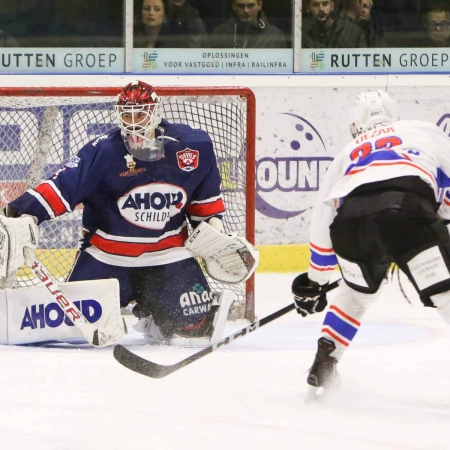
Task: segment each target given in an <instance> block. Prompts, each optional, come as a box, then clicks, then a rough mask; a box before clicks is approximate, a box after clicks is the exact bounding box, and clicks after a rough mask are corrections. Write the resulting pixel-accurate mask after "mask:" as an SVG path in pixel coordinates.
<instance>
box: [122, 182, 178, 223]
mask: <svg viewBox="0 0 450 450" xmlns="http://www.w3.org/2000/svg"><path fill="white" fill-rule="evenodd" d="M186 200H187V195H186V192H185V190H184V189H182V188H181V187H180V186H175V185H173V184H168V183H151V184H147V185H144V186H138V187H136V188H134V189H133V190H131V191H130V192H128V193H127V194H125V195H124V196H123V197H121V198H120V199H119V201H118V202H117V206H118V207H119V211H120V214H121V215H122V217H124V218H125V219H126V220H128V222H131V223H132V224H134V225H137V226H139V227H143V228H149V229H152V230H162V229H163V228H164V227H165V225H166V223H167V222H168V221H169V220H170V218H171V217H173V216H175V215H177V214H179V212H180V210H181V208H182V207H183V206H184V205H185V204H186Z"/></svg>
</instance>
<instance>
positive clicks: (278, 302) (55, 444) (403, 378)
mask: <svg viewBox="0 0 450 450" xmlns="http://www.w3.org/2000/svg"><path fill="white" fill-rule="evenodd" d="M293 277H294V274H257V292H256V299H257V300H256V301H257V314H258V316H259V317H260V318H262V317H264V316H265V315H267V314H270V313H271V312H273V311H275V310H277V309H279V308H281V307H283V306H285V305H287V304H289V303H290V302H291V297H290V284H291V282H292V279H293ZM332 295H333V294H330V297H331V296H332ZM323 317H324V315H323V313H322V314H317V315H315V316H310V317H307V318H305V319H303V318H302V317H301V316H299V315H297V314H296V313H295V312H291V313H289V314H287V315H286V316H284V317H282V318H280V319H278V320H277V321H274V322H272V323H270V324H268V325H267V326H265V327H263V328H261V329H259V330H257V331H255V332H254V333H252V334H250V335H248V336H245V337H243V338H241V339H239V340H237V341H235V342H233V343H231V344H230V345H227V346H225V347H222V348H220V349H219V350H217V351H216V352H214V353H212V354H210V355H208V356H206V357H204V358H202V359H201V360H198V361H196V362H194V363H193V364H192V365H189V366H187V367H184V368H183V369H181V370H179V371H177V372H175V373H173V374H172V375H169V376H168V377H166V378H163V379H160V380H155V379H151V378H147V377H144V376H142V375H138V374H135V373H134V372H131V371H130V370H128V369H126V368H125V367H123V366H121V365H120V364H119V363H117V361H115V359H114V358H113V356H112V348H111V347H109V348H103V349H92V348H86V347H84V346H79V347H74V348H71V347H68V348H51V347H50V348H36V347H13V346H10V347H7V346H0V361H1V362H0V380H1V386H2V389H1V394H0V395H1V397H0V411H1V415H0V439H1V443H2V448H4V449H8V450H9V449H11V450H22V449H24V450H25V449H26V450H30V449H32V450H41V449H42V450H50V449H52V450H53V449H54V450H64V449H68V450H86V449H95V450H103V449H108V450H115V449H120V450H128V449H130V450H140V449H145V450H153V449H155V450H172V449H174V450H222V449H223V450H241V449H257V450H266V449H267V450H269V449H276V450H290V449H296V450H303V449H304V450H315V449H321V450H322V449H324V450H325V449H345V450H352V449H358V450H374V449H404V450H415V449H449V448H450V442H449V432H448V429H449V425H450V329H449V328H448V326H447V325H446V324H445V323H444V322H443V321H442V319H441V318H440V317H439V316H438V315H437V313H436V311H435V310H433V309H431V308H422V307H412V306H410V305H408V304H407V303H406V301H405V300H404V299H403V298H402V295H401V293H400V291H399V289H398V286H397V284H396V283H395V282H394V283H391V284H388V285H387V286H386V287H385V294H384V295H383V296H382V298H381V299H380V300H379V301H378V302H377V303H376V304H375V305H374V306H373V307H372V309H371V310H370V311H369V313H368V314H367V316H366V320H365V321H364V323H363V326H362V329H361V330H360V332H359V335H357V337H356V338H355V340H354V342H353V344H352V346H351V347H350V348H349V349H348V350H347V353H346V354H345V356H344V358H343V360H342V361H341V362H340V363H339V367H338V368H339V371H340V374H341V377H342V381H343V385H342V388H341V389H340V391H339V392H337V393H335V394H334V395H332V396H330V397H329V398H327V399H326V400H325V401H324V402H322V403H316V404H305V402H304V396H305V393H306V390H307V386H306V383H305V378H306V371H307V369H308V368H309V366H310V364H311V363H312V360H313V357H314V354H315V349H316V340H317V338H318V333H319V330H320V326H321V322H322V320H323ZM128 320H129V321H130V322H132V321H133V320H134V319H133V318H129V319H128ZM241 325H242V326H245V324H234V325H233V326H229V327H228V331H229V332H230V333H231V332H232V331H233V330H235V329H236V327H240V326H241ZM131 337H133V335H132V336H131ZM127 339H128V340H127ZM127 339H125V340H124V341H123V343H124V344H125V345H129V344H131V343H133V342H134V343H136V341H132V340H131V339H130V338H127ZM133 351H136V352H137V353H139V354H141V355H143V356H145V357H146V358H149V359H150V358H151V359H152V360H153V361H155V362H159V363H167V364H169V363H173V362H176V361H178V360H180V359H182V358H184V357H186V356H188V355H189V354H190V353H192V352H194V351H195V350H193V349H176V348H155V347H148V346H140V347H138V346H136V345H134V346H133Z"/></svg>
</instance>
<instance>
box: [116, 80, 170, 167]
mask: <svg viewBox="0 0 450 450" xmlns="http://www.w3.org/2000/svg"><path fill="white" fill-rule="evenodd" d="M115 110H116V115H117V120H118V122H119V126H120V128H121V130H122V137H123V140H124V143H125V146H126V147H127V149H128V151H129V152H130V153H131V154H132V155H133V156H134V157H136V158H137V159H140V160H143V161H156V160H158V159H161V158H162V157H163V156H164V145H163V136H162V135H161V136H160V138H159V139H158V138H156V136H155V130H156V128H157V127H158V125H159V124H160V122H161V117H162V102H161V98H160V97H159V96H158V94H157V93H156V92H155V90H154V89H153V87H152V86H150V85H149V84H147V83H144V82H142V81H133V82H132V83H130V84H128V85H127V86H125V87H124V89H123V91H122V92H121V93H120V94H119V95H118V97H117V104H116V106H115Z"/></svg>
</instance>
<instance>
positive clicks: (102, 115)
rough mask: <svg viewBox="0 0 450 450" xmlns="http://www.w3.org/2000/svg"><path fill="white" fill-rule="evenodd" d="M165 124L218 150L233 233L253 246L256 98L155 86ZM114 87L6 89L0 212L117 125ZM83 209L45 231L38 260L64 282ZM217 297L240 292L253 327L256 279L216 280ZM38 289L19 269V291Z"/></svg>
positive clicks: (0, 102) (0, 128)
mask: <svg viewBox="0 0 450 450" xmlns="http://www.w3.org/2000/svg"><path fill="white" fill-rule="evenodd" d="M155 90H156V91H157V92H158V93H159V94H160V95H161V96H162V97H163V101H164V117H165V118H166V119H167V120H169V121H171V122H177V123H187V124H189V125H190V126H192V127H194V128H201V129H203V130H205V131H206V132H207V133H208V134H209V135H210V136H211V139H212V141H213V143H214V149H215V152H216V156H217V161H218V165H219V169H220V172H221V175H222V189H223V196H224V200H225V204H226V208H227V212H226V215H225V218H224V222H225V228H226V230H227V231H230V232H232V231H234V232H238V233H239V234H240V235H242V236H246V238H247V239H248V240H249V241H250V242H252V243H254V228H255V222H254V211H255V208H254V198H255V191H254V189H255V172H254V171H255V99H254V95H253V92H252V91H251V90H250V89H248V88H238V87H232V88H222V87H213V88H192V87H188V88H184V87H183V88H182V87H155ZM120 91H121V88H120V87H114V88H2V89H0V170H1V178H0V208H3V207H4V206H5V205H6V204H8V203H9V202H10V201H12V200H14V199H15V198H16V197H18V196H19V195H21V194H22V193H23V192H24V191H25V190H26V189H28V188H32V187H35V186H36V185H37V184H38V183H39V182H40V181H41V180H43V179H46V178H48V177H50V176H51V175H52V174H53V173H54V172H56V171H57V170H59V169H60V168H62V167H63V164H64V163H65V162H66V161H67V160H68V159H69V158H70V157H71V156H72V155H74V154H76V153H77V152H78V151H79V150H80V149H81V147H82V146H83V145H84V144H86V143H87V142H89V141H90V140H92V139H95V138H96V137H97V136H99V135H102V134H104V133H106V132H108V131H109V130H110V129H112V128H113V127H115V126H116V123H115V117H114V108H113V105H114V103H115V101H116V96H117V94H118V93H119V92H120ZM82 211H83V206H82V205H78V206H77V208H76V209H75V210H74V211H73V212H70V213H67V214H64V215H63V216H60V217H58V218H56V219H53V220H49V221H46V222H44V223H42V224H41V225H40V231H41V241H40V249H39V250H38V255H39V257H40V258H41V260H42V261H43V263H44V264H45V265H46V267H47V268H48V270H50V271H51V273H52V274H53V276H55V277H56V278H57V279H58V280H59V281H64V280H65V279H66V277H67V276H68V274H69V271H70V269H71V267H72V264H73V262H74V259H75V255H76V251H77V247H78V243H79V239H80V236H81V235H80V230H81V216H82ZM209 281H210V283H211V287H212V289H213V290H221V289H223V288H226V289H232V290H234V291H235V292H236V294H237V296H238V300H237V301H236V302H235V304H234V305H233V316H234V318H246V319H248V320H250V321H253V320H254V278H253V277H252V278H251V279H250V280H248V281H247V282H245V283H241V284H238V285H226V286H225V285H221V284H220V283H217V282H215V281H214V280H211V279H209ZM35 284H38V280H36V279H35V278H34V275H33V274H32V273H31V271H29V270H27V268H26V267H24V268H22V269H20V270H19V271H18V273H17V276H16V279H15V281H14V287H25V286H32V285H35Z"/></svg>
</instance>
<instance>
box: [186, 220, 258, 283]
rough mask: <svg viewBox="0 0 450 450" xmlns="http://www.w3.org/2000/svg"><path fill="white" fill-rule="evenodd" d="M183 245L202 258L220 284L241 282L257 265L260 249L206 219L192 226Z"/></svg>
mask: <svg viewBox="0 0 450 450" xmlns="http://www.w3.org/2000/svg"><path fill="white" fill-rule="evenodd" d="M184 245H185V246H186V247H187V248H188V249H189V250H191V251H192V252H193V253H195V254H196V255H197V256H199V257H200V258H202V260H203V261H202V262H203V267H204V269H205V271H206V273H207V274H208V275H209V276H210V277H211V278H213V279H215V280H217V281H220V282H222V283H229V284H236V283H242V282H243V281H246V280H247V279H248V278H250V276H251V275H252V274H253V273H254V271H255V270H256V268H257V267H258V263H259V252H258V251H257V250H256V248H255V247H254V246H253V245H252V244H250V242H248V241H247V240H246V239H245V238H243V237H239V236H235V235H227V234H224V233H222V232H220V231H219V230H218V229H217V228H216V227H214V226H211V225H209V224H208V223H206V222H201V223H200V224H199V225H198V226H197V227H196V228H195V229H194V231H193V232H192V234H191V235H190V236H189V238H188V239H187V240H186V242H185V244H184Z"/></svg>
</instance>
